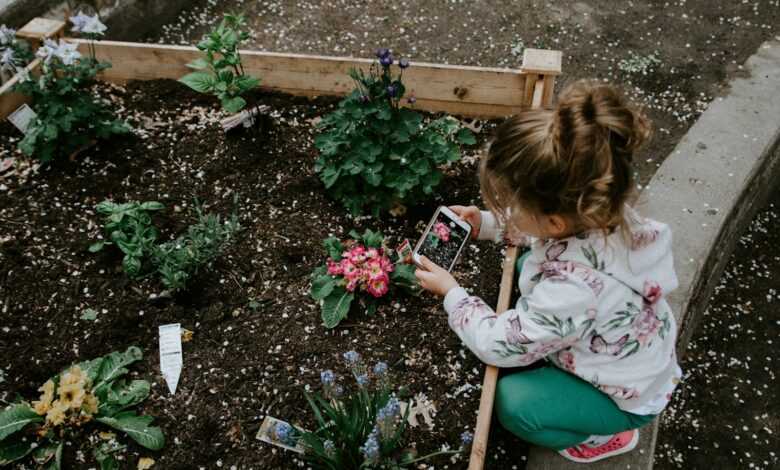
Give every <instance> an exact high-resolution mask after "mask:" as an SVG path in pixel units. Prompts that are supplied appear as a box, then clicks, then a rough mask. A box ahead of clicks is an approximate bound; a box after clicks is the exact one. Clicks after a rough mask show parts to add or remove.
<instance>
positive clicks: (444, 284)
mask: <svg viewBox="0 0 780 470" xmlns="http://www.w3.org/2000/svg"><path fill="white" fill-rule="evenodd" d="M414 275H415V276H416V277H417V280H418V281H419V282H420V287H422V288H423V289H425V290H427V291H428V292H430V293H432V294H435V295H438V296H439V297H444V296H445V295H447V292H449V291H450V289H452V288H453V287H458V281H456V280H455V278H454V277H452V274H450V273H448V272H447V270H446V269H444V268H442V267H440V266H438V265H436V264H434V263H433V261H431V260H429V259H428V258H426V257H425V256H421V257H420V266H419V267H418V268H417V270H416V271H415V272H414Z"/></svg>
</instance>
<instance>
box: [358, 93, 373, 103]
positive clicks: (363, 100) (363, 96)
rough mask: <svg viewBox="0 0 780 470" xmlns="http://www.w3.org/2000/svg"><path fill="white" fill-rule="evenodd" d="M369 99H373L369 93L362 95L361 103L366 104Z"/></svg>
mask: <svg viewBox="0 0 780 470" xmlns="http://www.w3.org/2000/svg"><path fill="white" fill-rule="evenodd" d="M369 101H371V100H370V99H369V97H368V96H367V95H360V102H361V103H363V104H366V103H368V102H369Z"/></svg>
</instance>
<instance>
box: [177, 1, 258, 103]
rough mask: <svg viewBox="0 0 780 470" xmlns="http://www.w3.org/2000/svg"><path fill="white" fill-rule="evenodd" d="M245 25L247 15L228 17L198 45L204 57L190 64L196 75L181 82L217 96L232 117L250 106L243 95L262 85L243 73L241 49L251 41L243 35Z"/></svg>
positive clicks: (229, 15) (200, 91)
mask: <svg viewBox="0 0 780 470" xmlns="http://www.w3.org/2000/svg"><path fill="white" fill-rule="evenodd" d="M245 24H246V20H245V18H244V15H237V14H225V17H224V19H223V20H222V22H221V23H220V24H219V26H217V27H216V28H215V29H214V30H212V31H211V32H210V33H209V34H208V35H207V36H206V38H205V39H203V40H202V41H201V42H199V43H198V45H197V48H198V50H200V51H202V52H203V53H204V54H205V57H203V58H200V59H197V60H195V61H193V62H191V63H189V64H187V66H188V67H190V68H192V69H195V70H196V71H195V72H192V73H189V74H187V75H185V76H183V77H182V78H180V79H179V81H180V82H182V83H184V84H185V85H187V86H188V87H190V88H192V89H193V90H195V91H197V92H198V93H209V94H213V95H215V96H216V97H217V98H219V101H220V103H221V104H222V108H223V109H224V110H225V111H227V112H229V113H237V112H239V111H241V110H242V109H244V107H246V105H247V102H246V99H244V98H243V97H242V95H244V94H245V93H246V92H248V91H249V90H252V89H253V88H256V87H257V85H259V84H260V80H259V79H257V78H255V77H252V76H250V75H247V74H246V73H245V72H244V66H243V64H242V63H241V54H240V53H239V49H238V48H239V46H240V45H241V43H242V42H244V41H246V40H247V39H249V33H247V32H246V31H242V28H243V27H244V26H245Z"/></svg>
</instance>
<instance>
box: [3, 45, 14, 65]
mask: <svg viewBox="0 0 780 470" xmlns="http://www.w3.org/2000/svg"><path fill="white" fill-rule="evenodd" d="M2 51H3V52H2V54H0V65H8V66H11V67H13V66H14V65H16V57H15V56H14V50H13V49H11V48H10V47H9V48H8V49H2Z"/></svg>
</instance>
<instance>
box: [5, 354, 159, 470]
mask: <svg viewBox="0 0 780 470" xmlns="http://www.w3.org/2000/svg"><path fill="white" fill-rule="evenodd" d="M141 357H142V354H141V350H140V349H138V348H137V347H135V346H132V347H130V348H128V349H127V351H125V352H123V353H120V352H113V353H111V354H108V355H106V356H103V357H100V358H97V359H94V360H91V361H86V362H82V363H79V364H76V365H74V366H72V367H69V368H68V369H66V370H64V371H62V372H61V373H59V374H57V375H56V376H54V377H52V378H51V379H49V380H48V381H47V382H46V383H45V384H43V386H42V387H41V388H39V389H38V390H39V391H41V392H42V395H41V397H40V399H39V400H38V401H34V402H32V403H28V402H25V401H19V402H17V403H15V404H12V405H11V406H9V407H7V408H6V409H5V410H3V411H1V412H0V465H6V464H8V463H10V462H13V461H16V460H20V459H22V458H24V457H26V456H27V455H30V454H32V459H33V462H34V463H35V464H36V465H37V466H44V465H45V468H47V469H59V468H60V465H61V460H62V451H63V443H64V442H65V441H71V440H74V439H76V438H77V437H79V435H80V434H82V433H83V431H84V429H88V428H84V427H83V426H84V425H85V424H86V423H89V422H98V423H101V424H104V425H106V426H109V427H111V428H114V429H116V430H117V431H121V432H123V433H125V434H127V435H128V436H129V437H130V438H131V439H133V440H134V441H136V442H137V443H138V444H140V445H141V446H143V447H146V448H147V449H151V450H159V449H162V447H163V446H164V445H165V438H164V436H163V433H162V431H161V430H160V428H158V427H155V426H150V424H151V423H152V421H153V420H154V418H152V417H150V416H139V415H137V414H136V412H135V411H133V410H132V408H135V407H136V406H138V405H139V404H140V403H141V402H143V401H144V400H146V398H147V397H148V396H149V391H150V388H151V387H150V384H149V382H148V381H146V380H130V381H128V380H126V379H124V378H123V376H124V375H125V374H127V372H128V371H127V369H126V367H127V366H128V365H130V364H132V363H134V362H136V361H139V360H140V359H141ZM95 441H97V439H94V440H90V442H95ZM93 455H94V456H95V458H96V459H97V460H98V461H99V462H100V464H101V468H118V464H117V463H116V461H115V460H114V458H113V452H110V451H108V449H107V448H106V445H101V446H97V447H95V448H94V449H93Z"/></svg>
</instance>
